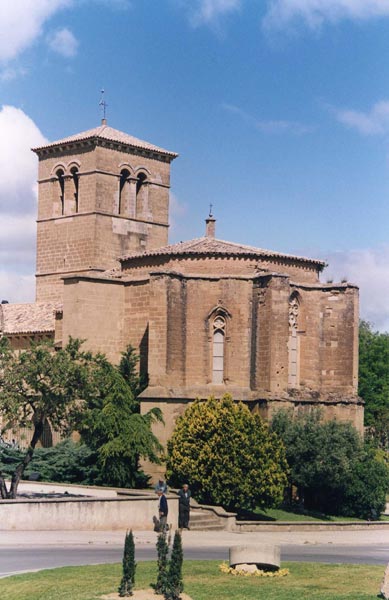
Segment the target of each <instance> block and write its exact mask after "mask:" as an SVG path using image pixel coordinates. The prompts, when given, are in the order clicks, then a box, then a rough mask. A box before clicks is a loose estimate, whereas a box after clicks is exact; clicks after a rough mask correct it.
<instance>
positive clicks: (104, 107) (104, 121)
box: [99, 89, 108, 125]
mask: <svg viewBox="0 0 389 600" xmlns="http://www.w3.org/2000/svg"><path fill="white" fill-rule="evenodd" d="M104 94H105V90H104V89H102V90H101V98H100V102H99V106H100V107H101V113H102V115H103V118H102V119H101V124H102V125H106V124H107V106H108V104H107V103H106V101H105V98H104Z"/></svg>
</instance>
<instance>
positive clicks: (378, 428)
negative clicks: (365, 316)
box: [358, 321, 389, 449]
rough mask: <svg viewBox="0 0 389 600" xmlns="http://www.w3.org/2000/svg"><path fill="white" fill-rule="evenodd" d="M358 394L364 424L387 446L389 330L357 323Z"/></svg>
mask: <svg viewBox="0 0 389 600" xmlns="http://www.w3.org/2000/svg"><path fill="white" fill-rule="evenodd" d="M358 393H359V395H360V396H361V397H362V398H363V400H364V401H365V403H366V404H365V424H366V426H367V427H368V428H369V430H370V432H371V433H372V435H373V437H374V439H375V440H376V441H377V442H378V443H379V445H380V446H381V447H383V448H386V449H388V448H389V333H379V332H378V331H373V330H372V327H371V325H370V324H369V323H367V322H366V321H361V323H360V326H359V388H358Z"/></svg>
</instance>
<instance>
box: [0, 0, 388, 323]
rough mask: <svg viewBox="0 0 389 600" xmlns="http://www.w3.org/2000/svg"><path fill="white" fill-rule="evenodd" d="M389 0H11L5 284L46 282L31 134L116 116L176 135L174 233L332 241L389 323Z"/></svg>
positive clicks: (281, 245)
mask: <svg viewBox="0 0 389 600" xmlns="http://www.w3.org/2000/svg"><path fill="white" fill-rule="evenodd" d="M388 33H389V0H160V1H159V2H157V1H156V0H129V1H126V0H109V1H108V0H106V1H105V0H12V1H11V0H2V2H1V4H0V210H1V214H2V219H1V223H0V286H1V289H2V297H6V298H7V299H8V300H10V301H14V302H15V301H20V302H24V301H31V300H33V295H34V292H33V288H34V278H33V273H34V268H35V267H34V262H35V254H34V252H35V250H34V244H35V238H34V231H35V223H34V219H35V210H36V191H35V188H34V180H35V178H36V162H35V161H36V159H35V157H34V156H33V155H32V154H31V153H30V151H29V148H30V147H31V146H32V145H36V144H39V143H41V142H43V141H44V140H45V139H48V140H50V141H53V140H55V139H59V138H61V137H64V136H67V135H71V134H73V133H76V132H79V131H83V130H86V129H89V128H91V127H94V126H96V125H97V124H98V123H99V121H100V118H101V114H100V110H99V105H98V104H99V98H100V89H101V88H102V87H104V89H105V90H106V93H105V96H106V101H107V103H108V122H109V124H110V125H111V126H113V127H116V128H118V129H121V130H123V131H126V132H128V133H131V134H133V135H135V136H137V137H140V138H142V139H145V140H148V141H150V142H153V143H156V144H158V145H161V146H163V147H165V148H168V149H171V150H174V151H177V152H179V154H180V157H179V158H178V159H177V160H176V161H174V163H173V165H172V215H171V222H172V227H171V232H170V241H172V242H175V241H179V240H183V239H189V238H192V237H198V236H200V235H203V231H204V218H205V217H206V215H207V212H208V208H209V203H210V202H212V204H213V206H214V214H215V216H216V218H217V237H220V238H222V239H229V240H232V241H236V242H241V243H246V244H251V245H255V246H259V247H263V248H269V249H274V250H279V251H284V252H290V253H298V254H304V255H311V256H314V257H318V258H325V259H327V260H328V262H329V263H330V267H329V268H328V269H327V271H326V272H325V273H324V275H323V279H324V280H326V279H327V278H336V279H340V278H342V277H347V278H348V279H349V280H350V281H353V282H355V283H357V284H358V285H360V288H361V314H362V316H363V317H364V318H367V319H369V320H371V321H372V322H373V324H374V325H375V326H376V327H377V328H380V329H381V330H389V300H388V298H389V233H388V230H389V227H388V226H389V135H388V134H389V70H388V69H387V59H388V56H389V52H388V50H389V35H388Z"/></svg>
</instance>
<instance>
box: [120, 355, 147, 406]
mask: <svg viewBox="0 0 389 600" xmlns="http://www.w3.org/2000/svg"><path fill="white" fill-rule="evenodd" d="M138 363H139V355H138V354H137V353H136V351H135V348H134V347H133V346H131V344H129V345H128V346H127V348H126V350H125V351H124V352H122V358H121V360H120V363H119V373H120V375H121V376H122V377H123V379H124V380H125V381H126V383H127V384H128V385H129V387H130V389H131V392H132V395H133V397H134V399H135V400H137V398H138V396H139V394H141V393H142V392H143V390H144V389H146V387H147V384H148V376H147V375H145V374H140V373H139V372H138Z"/></svg>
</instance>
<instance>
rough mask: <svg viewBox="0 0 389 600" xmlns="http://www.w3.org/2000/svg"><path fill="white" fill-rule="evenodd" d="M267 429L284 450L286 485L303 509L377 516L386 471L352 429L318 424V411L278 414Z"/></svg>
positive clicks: (385, 486)
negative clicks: (362, 489)
mask: <svg viewBox="0 0 389 600" xmlns="http://www.w3.org/2000/svg"><path fill="white" fill-rule="evenodd" d="M271 428H272V430H273V431H275V432H276V433H277V434H278V435H279V436H280V437H281V438H282V440H283V442H284V444H285V448H286V458H287V461H288V464H289V468H290V484H291V485H293V486H296V487H297V489H298V496H299V500H300V502H301V503H302V504H303V506H304V507H305V508H307V509H311V510H319V511H322V512H325V513H328V514H343V515H346V514H347V515H350V516H351V515H353V516H361V517H364V516H366V515H369V514H370V513H371V511H373V510H374V511H376V512H377V513H378V514H379V513H380V512H381V511H382V509H383V508H384V505H385V494H386V491H387V489H388V484H389V478H388V468H387V466H386V465H385V464H384V462H383V461H378V460H377V458H376V455H375V452H374V450H373V449H371V448H370V447H369V445H367V444H364V443H363V441H362V439H361V438H360V436H359V434H358V432H357V431H356V429H354V427H352V425H351V424H349V423H338V422H337V421H328V422H322V420H321V413H320V411H313V412H311V413H309V414H299V415H297V416H293V414H291V413H290V412H288V411H279V412H278V413H277V414H276V415H275V416H274V418H273V421H272V424H271ZM362 487H364V491H363V493H360V491H361V488H362Z"/></svg>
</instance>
